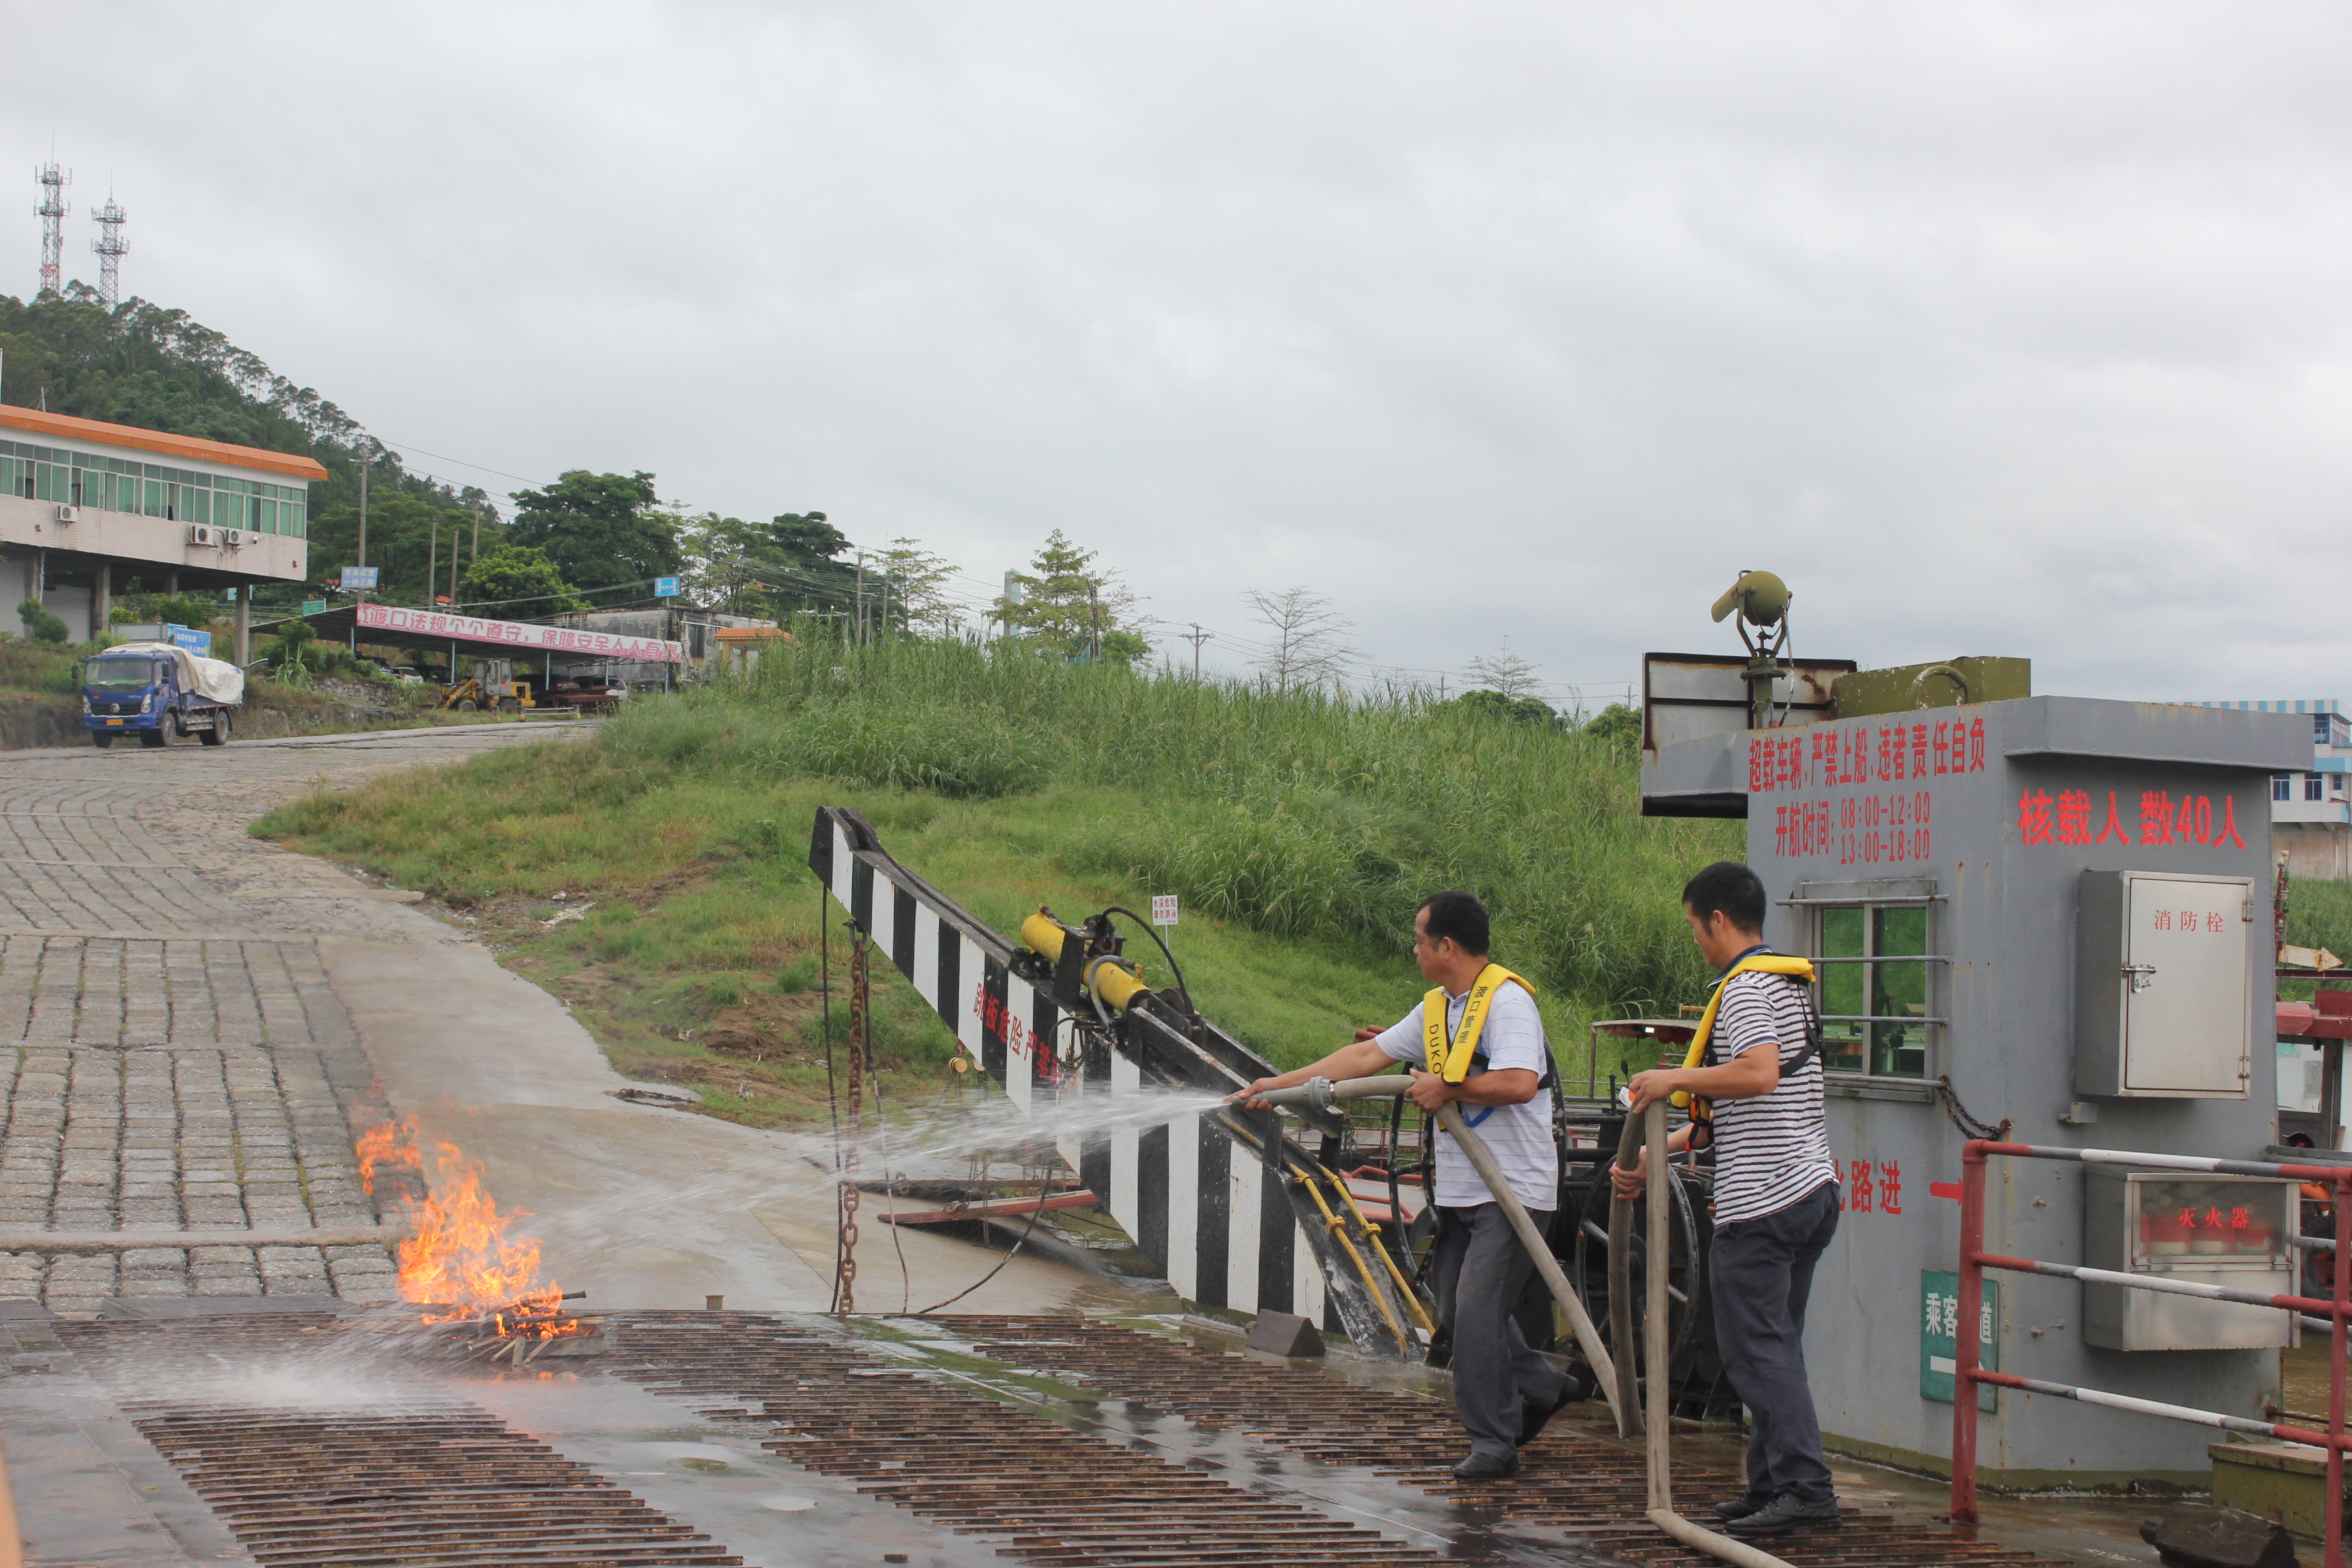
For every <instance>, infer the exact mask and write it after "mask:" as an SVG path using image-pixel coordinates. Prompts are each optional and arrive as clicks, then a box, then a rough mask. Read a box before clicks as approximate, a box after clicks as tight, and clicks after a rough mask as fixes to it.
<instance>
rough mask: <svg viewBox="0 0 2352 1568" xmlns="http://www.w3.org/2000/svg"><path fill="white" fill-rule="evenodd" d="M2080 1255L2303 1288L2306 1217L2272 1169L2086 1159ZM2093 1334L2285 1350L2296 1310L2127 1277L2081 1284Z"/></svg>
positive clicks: (2121, 1267)
mask: <svg viewBox="0 0 2352 1568" xmlns="http://www.w3.org/2000/svg"><path fill="white" fill-rule="evenodd" d="M2087 1173H2088V1179H2087V1182H2086V1184H2085V1188H2084V1194H2083V1261H2084V1264H2085V1265H2087V1266H2088V1267H2090V1268H2105V1269H2107V1270H2110V1271H2111V1272H2114V1273H2117V1274H2145V1275H2151V1276H2156V1277H2160V1278H2163V1279H2179V1280H2184V1281H2189V1282H2192V1283H2195V1284H2200V1285H2221V1286H2226V1287H2228V1288H2229V1289H2232V1290H2253V1291H2258V1292H2260V1293H2262V1294H2264V1295H2273V1296H2277V1295H2286V1294H2289V1293H2291V1292H2292V1291H2293V1290H2294V1279H2295V1263H2294V1245H2293V1243H2292V1242H2291V1241H2290V1240H2289V1239H2288V1238H2289V1237H2293V1236H2294V1234H2295V1231H2296V1227H2297V1226H2298V1225H2299V1224H2300V1223H2301V1218H2300V1212H2299V1210H2298V1207H2297V1196H2298V1190H2297V1187H2296V1184H2294V1183H2293V1182H2288V1181H2281V1180H2278V1179H2276V1178H2273V1177H2269V1176H2221V1175H2209V1174H2206V1173H2203V1172H2183V1171H2130V1170H2125V1169H2122V1168H2119V1167H2116V1166H2113V1165H2093V1166H2090V1167H2087ZM2083 1339H2084V1342H2085V1343H2086V1344H2090V1345H2093V1346H2095V1347H2097V1348H2098V1349H2100V1350H2110V1351H2243V1350H2286V1349H2291V1348H2292V1347H2294V1345H2295V1344H2297V1343H2299V1342H2300V1341H2301V1334H2300V1332H2299V1330H2298V1326H2297V1323H2296V1320H2295V1317H2294V1314H2293V1313H2292V1312H2282V1311H2279V1310H2276V1309H2274V1308H2270V1307H2249V1306H2243V1305H2241V1304H2239V1303H2237V1302H2234V1301H2210V1300H2199V1299H2198V1298H2196V1297H2194V1296H2174V1295H2168V1294H2164V1293H2161V1292H2158V1291H2155V1290H2135V1289H2132V1288H2131V1287H2129V1286H2127V1285H2098V1284H2089V1285H2084V1287H2083Z"/></svg>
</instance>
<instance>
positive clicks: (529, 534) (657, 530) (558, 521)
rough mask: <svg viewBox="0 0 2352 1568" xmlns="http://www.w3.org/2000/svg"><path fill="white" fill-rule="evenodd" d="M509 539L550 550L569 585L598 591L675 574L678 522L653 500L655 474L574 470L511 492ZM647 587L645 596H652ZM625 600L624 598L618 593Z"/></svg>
mask: <svg viewBox="0 0 2352 1568" xmlns="http://www.w3.org/2000/svg"><path fill="white" fill-rule="evenodd" d="M513 499H514V503H515V506H516V509H517V510H516V512H515V520H514V523H513V526H512V527H511V529H510V530H509V534H508V537H509V539H511V540H512V541H513V542H515V543H517V544H527V545H530V546H531V547H533V548H534V549H538V550H543V551H545V552H547V557H548V559H549V560H551V561H552V562H554V563H555V564H556V566H557V567H558V569H560V570H561V571H562V574H563V576H564V580H565V581H567V582H569V583H570V584H572V586H573V587H575V588H577V589H580V590H582V591H583V592H586V593H591V594H593V592H594V591H595V590H597V589H600V588H622V587H626V586H628V585H630V584H638V583H643V582H645V581H646V579H648V578H652V577H667V576H669V575H671V574H674V573H676V572H677V569H678V564H679V557H678V539H677V531H678V525H677V515H676V514H675V513H672V512H666V511H664V510H661V508H660V507H659V505H658V504H657V503H656V500H655V499H654V477H653V476H652V475H651V474H648V473H644V472H639V473H635V474H592V473H590V472H589V471H588V470H587V469H585V468H572V469H570V470H568V471H567V472H565V473H563V474H562V475H560V476H558V478H557V479H556V481H555V483H553V484H551V485H549V486H547V487H545V488H544V489H536V490H517V491H515V492H514V498H513ZM650 594H651V589H650V587H648V588H647V589H646V591H645V594H644V595H642V596H650ZM621 597H627V595H621Z"/></svg>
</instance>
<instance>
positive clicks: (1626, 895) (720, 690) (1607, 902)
mask: <svg viewBox="0 0 2352 1568" xmlns="http://www.w3.org/2000/svg"><path fill="white" fill-rule="evenodd" d="M601 744H602V746H603V747H604V749H605V750H606V752H607V754H608V755H609V756H610V757H611V758H612V759H613V761H614V762H615V763H620V764H621V765H623V766H624V767H629V766H631V765H633V764H634V765H635V766H636V767H640V768H644V769H646V770H647V771H648V772H651V771H655V770H662V769H667V768H672V767H677V766H681V765H684V766H690V767H694V768H698V769H707V770H717V771H721V772H740V773H743V774H746V775H748V776H755V777H763V778H772V777H774V776H775V775H777V774H779V773H783V774H793V775H814V776H819V777H827V778H835V779H840V780H843V781H845V782H847V783H851V784H863V785H868V786H876V785H879V786H896V787H899V788H903V789H908V790H925V791H933V792H937V793H940V794H944V795H961V796H968V797H988V796H995V795H1006V794H1010V793H1019V792H1025V791H1028V790H1031V789H1034V788H1038V787H1040V786H1042V785H1045V784H1048V783H1049V782H1053V781H1065V782H1069V781H1077V780H1084V781H1087V782H1090V783H1094V784H1115V785H1118V786H1122V787H1123V788H1124V789H1126V790H1128V791H1129V792H1131V793H1132V796H1133V797H1136V798H1139V799H1140V801H1141V802H1142V805H1140V807H1139V809H1138V810H1136V811H1134V812H1131V813H1120V814H1118V815H1116V816H1110V815H1104V816H1080V817H1077V818H1076V819H1074V820H1072V821H1070V822H1068V823H1067V824H1066V825H1065V826H1063V828H1062V829H1061V830H1059V831H1057V832H1056V833H1055V835H1054V836H1053V837H1052V841H1051V842H1050V843H1047V844H1043V845H1040V846H1038V848H1039V850H1040V852H1043V853H1049V854H1051V855H1053V856H1055V858H1059V859H1061V860H1063V861H1065V862H1066V863H1068V864H1070V865H1071V866H1072V867H1073V868H1075V869H1093V870H1099V871H1102V872H1105V873H1108V874H1111V875H1114V876H1118V877H1120V878H1123V879H1131V880H1134V881H1139V882H1144V883H1148V884H1150V885H1151V886H1153V887H1155V888H1160V889H1165V890H1169V891H1173V892H1177V893H1180V894H1181V895H1183V896H1184V897H1185V899H1186V900H1188V901H1189V902H1190V903H1192V904H1193V905H1196V906H1199V907H1202V908H1204V909H1206V910H1209V911H1211V912H1213V913H1216V914H1219V915H1222V916H1224V917H1227V918H1230V919H1234V920H1239V921H1244V922H1246V923H1248V924H1250V925H1252V926H1255V927H1256V928H1257V929H1259V930H1262V931H1266V932H1267V933H1269V934H1270V935H1273V936H1276V937H1279V936H1285V935H1292V934H1297V933H1303V932H1309V931H1335V932H1336V931H1349V932H1355V933H1360V934H1361V935H1364V936H1368V937H1370V938H1372V939H1374V940H1376V941H1378V942H1382V943H1385V944H1387V945H1388V946H1390V947H1391V948H1392V949H1394V950H1396V951H1399V952H1402V950H1403V949H1404V948H1406V947H1407V946H1409V945H1410V942H1411V935H1412V911H1413V909H1414V906H1415V905H1416V904H1417V903H1418V902H1419V901H1420V900H1421V899H1422V897H1423V895H1424V894H1426V893H1428V892H1431V891H1433V890H1435V889H1440V888H1445V887H1464V888H1468V889H1471V890H1473V891H1475V892H1476V893H1477V894H1479V896H1480V897H1482V898H1483V899H1485V900H1486V902H1487V904H1488V905H1489V907H1490V908H1491V909H1492V910H1494V912H1495V916H1496V955H1497V957H1498V958H1500V959H1502V960H1503V961H1504V962H1506V963H1510V964H1511V965H1512V966H1513V967H1515V968H1518V969H1520V970H1522V971H1523V972H1525V973H1528V976H1529V977H1530V978H1531V979H1534V980H1535V981H1537V982H1538V984H1541V985H1544V986H1547V987H1549V988H1553V989H1556V990H1557V991H1559V992H1560V993H1563V994H1567V995H1570V996H1573V997H1575V998H1577V999H1579V1000H1580V1002H1581V1003H1582V1004H1583V1005H1586V1006H1587V1007H1590V1008H1591V1009H1594V1010H1612V1011H1613V1010H1618V1009H1640V1008H1650V1007H1657V1006H1663V1005H1669V1004H1671V1003H1674V1002H1678V1001H1683V1000H1687V999H1689V998H1691V997H1692V996H1694V995H1696V994H1701V993H1702V992H1703V991H1704V988H1705V986H1706V981H1707V975H1706V971H1705V969H1704V967H1703V966H1702V964H1701V963H1700V961H1699V960H1698V958H1697V956H1696V953H1695V952H1693V951H1692V950H1691V946H1690V942H1689V939H1688V936H1687V934H1686V932H1685V929H1684V925H1683V921H1682V918H1681V912H1680V909H1679V906H1678V903H1677V901H1676V897H1675V895H1676V892H1677V890H1678V889H1679V888H1680V886H1681V883H1682V881H1683V879H1685V877H1687V876H1688V875H1689V874H1690V872H1692V871H1693V870H1695V869H1696V868H1698V867H1699V866H1700V865H1702V864H1704V863H1706V861H1709V860H1713V859H1717V858H1725V857H1730V856H1736V855H1738V853H1739V851H1740V842H1739V837H1738V830H1737V829H1736V828H1734V827H1731V826H1727V825H1725V824H1721V823H1714V822H1693V821H1682V820H1671V819H1666V820H1661V819H1644V818H1643V817H1642V816H1641V815H1640V801H1639V792H1638V778H1637V766H1636V760H1635V756H1634V753H1633V750H1632V748H1631V746H1630V745H1629V744H1627V743H1624V742H1620V743H1618V744H1617V745H1614V746H1612V744H1610V743H1609V742H1605V741H1601V740H1600V739H1597V738H1591V737H1586V736H1581V735H1577V734H1574V733H1570V732H1567V731H1560V730H1557V729H1549V728H1546V727H1543V726H1540V725H1531V724H1526V723H1518V722H1513V721H1507V720H1494V719H1487V718H1484V717H1481V716H1478V715H1476V714H1468V713H1463V712H1461V711H1459V710H1454V709H1447V708H1442V707H1434V706H1433V705H1432V704H1430V703H1429V702H1428V701H1426V700H1424V699H1423V697H1421V696H1420V695H1418V694H1415V693H1412V692H1407V691H1390V692H1383V693H1379V694H1375V695H1372V696H1370V697H1363V696H1334V695H1332V694H1330V693H1328V692H1321V691H1316V692H1289V693H1283V692H1276V691H1271V690H1267V689H1261V688H1257V687H1254V686H1249V685H1245V684H1239V683H1232V682H1215V681H1193V680H1190V679H1173V678H1151V677H1148V676H1144V675H1139V674H1134V673H1130V672H1128V671H1123V670H1118V669H1112V668H1074V667H1071V666H1069V665H1066V664H1064V663H1062V662H1060V661H1059V660H1057V659H1053V658H1043V657H1039V656H1037V655H1036V654H1034V653H1033V652H1031V651H1029V650H1027V649H1025V648H1022V647H1016V646H1012V645H1004V644H999V645H993V646H989V647H976V646H970V645H960V644H951V643H938V642H926V641H917V640H912V639H894V640H886V641H882V642H879V643H877V644H875V645H872V646H870V647H852V646H846V645H845V644H843V643H841V642H840V641H838V640H835V639H832V638H828V637H823V636H822V635H821V634H814V635H811V636H809V638H808V640H807V641H806V642H805V643H803V646H801V647H798V648H784V649H779V650H776V651H772V652H771V653H769V654H768V655H767V656H766V657H765V658H763V659H762V661H761V665H760V667H759V668H758V670H757V671H756V672H755V674H754V675H753V676H751V677H750V678H748V679H737V680H731V681H724V682H719V683H715V684H712V685H709V686H705V687H701V688H698V689H690V690H688V691H687V692H684V693H681V694H678V695H677V696H674V697H670V698H667V699H661V700H647V701H645V702H642V703H633V704H631V705H630V707H629V709H628V710H626V711H625V712H624V713H623V714H622V715H621V716H620V717H618V718H616V719H614V721H611V722H610V723H609V724H608V725H607V726H606V727H605V730H604V735H603V737H602V739H601ZM918 869H919V868H918Z"/></svg>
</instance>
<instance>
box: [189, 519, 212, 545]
mask: <svg viewBox="0 0 2352 1568" xmlns="http://www.w3.org/2000/svg"><path fill="white" fill-rule="evenodd" d="M188 542H189V543H191V544H210V543H211V542H213V531H212V530H211V529H209V528H206V527H205V525H204V524H203V523H201V522H192V523H190V524H188Z"/></svg>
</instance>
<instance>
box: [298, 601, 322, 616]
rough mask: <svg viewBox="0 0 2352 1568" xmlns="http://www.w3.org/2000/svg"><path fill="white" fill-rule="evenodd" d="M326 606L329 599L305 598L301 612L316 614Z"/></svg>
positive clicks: (307, 614)
mask: <svg viewBox="0 0 2352 1568" xmlns="http://www.w3.org/2000/svg"><path fill="white" fill-rule="evenodd" d="M326 607H327V601H326V600H324V599H305V600H303V601H302V609H301V613H302V614H303V615H306V616H315V615H317V614H318V613H319V612H320V611H321V610H323V609H325V608H326Z"/></svg>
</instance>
